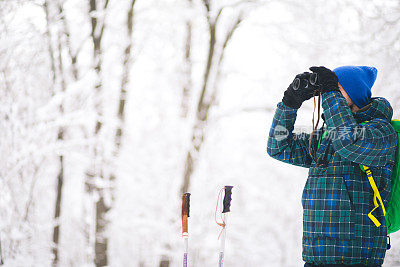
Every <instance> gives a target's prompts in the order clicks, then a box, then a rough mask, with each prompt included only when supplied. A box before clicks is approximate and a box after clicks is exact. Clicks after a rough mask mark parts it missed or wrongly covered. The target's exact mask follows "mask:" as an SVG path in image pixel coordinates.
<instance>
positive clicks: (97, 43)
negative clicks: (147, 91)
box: [86, 0, 136, 266]
mask: <svg viewBox="0 0 400 267" xmlns="http://www.w3.org/2000/svg"><path fill="white" fill-rule="evenodd" d="M135 2H136V0H131V2H130V4H129V9H128V12H127V22H126V29H127V38H128V42H127V44H126V47H125V49H124V55H123V74H122V79H121V87H120V93H119V101H118V111H117V119H118V125H117V127H116V129H115V134H114V148H113V150H114V151H113V156H114V157H115V158H116V157H118V155H119V153H120V149H121V143H122V137H123V133H124V123H125V110H126V97H127V86H128V84H129V73H130V70H131V61H132V47H133V38H132V35H133V20H134V5H135ZM107 6H108V0H106V2H105V4H104V7H103V12H104V13H105V10H106V9H107ZM97 10H98V7H97V2H96V1H95V0H91V1H90V13H92V12H94V11H97ZM91 24H92V32H91V38H92V41H93V47H94V62H95V66H94V69H95V71H96V74H97V82H96V84H95V89H96V93H97V96H100V95H101V93H102V80H101V74H102V62H101V59H102V55H103V51H102V47H101V39H102V35H103V32H104V28H105V24H104V21H102V22H100V21H99V20H98V18H96V17H92V18H91ZM98 33H99V34H98ZM97 34H98V35H97ZM95 110H96V113H97V117H98V120H97V121H96V124H95V130H94V137H95V139H96V140H98V139H99V133H100V131H101V130H102V128H103V123H102V116H103V107H102V103H101V100H98V101H97V102H96V103H95ZM99 146H101V141H100V140H98V142H96V143H95V147H94V150H93V157H94V163H95V164H96V162H97V164H98V165H94V166H93V168H92V169H91V171H88V173H87V174H88V175H87V183H86V185H87V186H86V187H87V190H88V192H89V193H92V192H96V194H97V195H98V199H97V200H96V203H95V207H96V208H95V212H96V222H95V224H96V226H95V237H94V238H95V245H94V248H95V259H94V262H95V265H96V266H107V265H108V264H109V260H108V243H109V238H108V236H107V235H106V233H105V232H106V230H107V228H108V225H109V219H108V216H107V213H108V212H109V211H110V209H111V208H112V204H113V201H114V183H115V179H116V174H115V170H111V173H110V174H109V176H105V174H104V171H103V166H102V165H103V164H104V163H103V161H102V158H103V157H104V155H102V154H101V153H102V150H100V149H99ZM93 179H99V180H101V181H104V182H106V184H107V185H108V186H107V188H104V187H102V188H100V187H97V186H96V184H95V183H93V181H91V180H93ZM106 195H107V196H109V198H108V197H107V201H106Z"/></svg>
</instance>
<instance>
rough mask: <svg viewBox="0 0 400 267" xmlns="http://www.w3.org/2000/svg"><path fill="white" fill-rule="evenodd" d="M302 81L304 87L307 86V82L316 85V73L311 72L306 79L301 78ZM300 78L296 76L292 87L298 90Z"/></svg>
mask: <svg viewBox="0 0 400 267" xmlns="http://www.w3.org/2000/svg"><path fill="white" fill-rule="evenodd" d="M303 81H304V82H305V83H306V84H305V85H304V88H307V87H308V84H311V85H313V86H317V82H318V75H317V74H316V73H311V75H310V78H309V79H308V80H306V79H303ZM300 84H301V80H300V78H296V79H295V80H294V82H293V89H294V90H298V89H299V88H300Z"/></svg>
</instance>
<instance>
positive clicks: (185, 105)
mask: <svg viewBox="0 0 400 267" xmlns="http://www.w3.org/2000/svg"><path fill="white" fill-rule="evenodd" d="M188 4H189V6H190V8H192V5H193V2H192V0H188ZM192 24H193V23H192V20H191V18H189V19H188V20H187V21H186V40H185V58H184V62H185V64H184V65H185V81H184V85H183V91H182V102H181V107H182V117H184V118H185V117H186V116H187V114H188V111H189V99H190V91H191V87H192V78H191V76H192V60H191V50H192Z"/></svg>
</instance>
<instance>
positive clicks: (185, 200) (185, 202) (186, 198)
mask: <svg viewBox="0 0 400 267" xmlns="http://www.w3.org/2000/svg"><path fill="white" fill-rule="evenodd" d="M189 211H190V193H185V194H183V195H182V237H183V246H184V251H183V267H187V262H188V248H189V229H188V217H189Z"/></svg>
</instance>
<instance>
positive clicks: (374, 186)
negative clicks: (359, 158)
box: [360, 164, 386, 227]
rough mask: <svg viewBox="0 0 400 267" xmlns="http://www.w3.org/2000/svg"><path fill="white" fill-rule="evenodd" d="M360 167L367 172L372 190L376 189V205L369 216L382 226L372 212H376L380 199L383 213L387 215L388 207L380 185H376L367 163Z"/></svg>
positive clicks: (377, 225)
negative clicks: (381, 193)
mask: <svg viewBox="0 0 400 267" xmlns="http://www.w3.org/2000/svg"><path fill="white" fill-rule="evenodd" d="M360 167H361V170H363V171H364V172H365V173H366V174H367V177H368V181H369V184H370V185H371V187H372V190H373V191H374V206H375V207H374V208H373V209H372V210H371V211H370V213H368V218H370V219H371V221H372V222H373V223H374V224H375V226H376V227H379V226H381V223H380V222H379V221H378V219H377V218H376V217H375V216H374V215H372V212H374V210H376V209H377V208H379V204H378V201H377V200H376V199H378V200H379V203H380V204H381V207H382V211H383V215H386V209H385V206H384V205H383V201H382V198H381V195H380V194H379V190H378V187H377V186H376V184H375V181H374V178H373V177H372V173H371V170H370V168H369V167H367V166H365V165H362V164H360Z"/></svg>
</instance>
